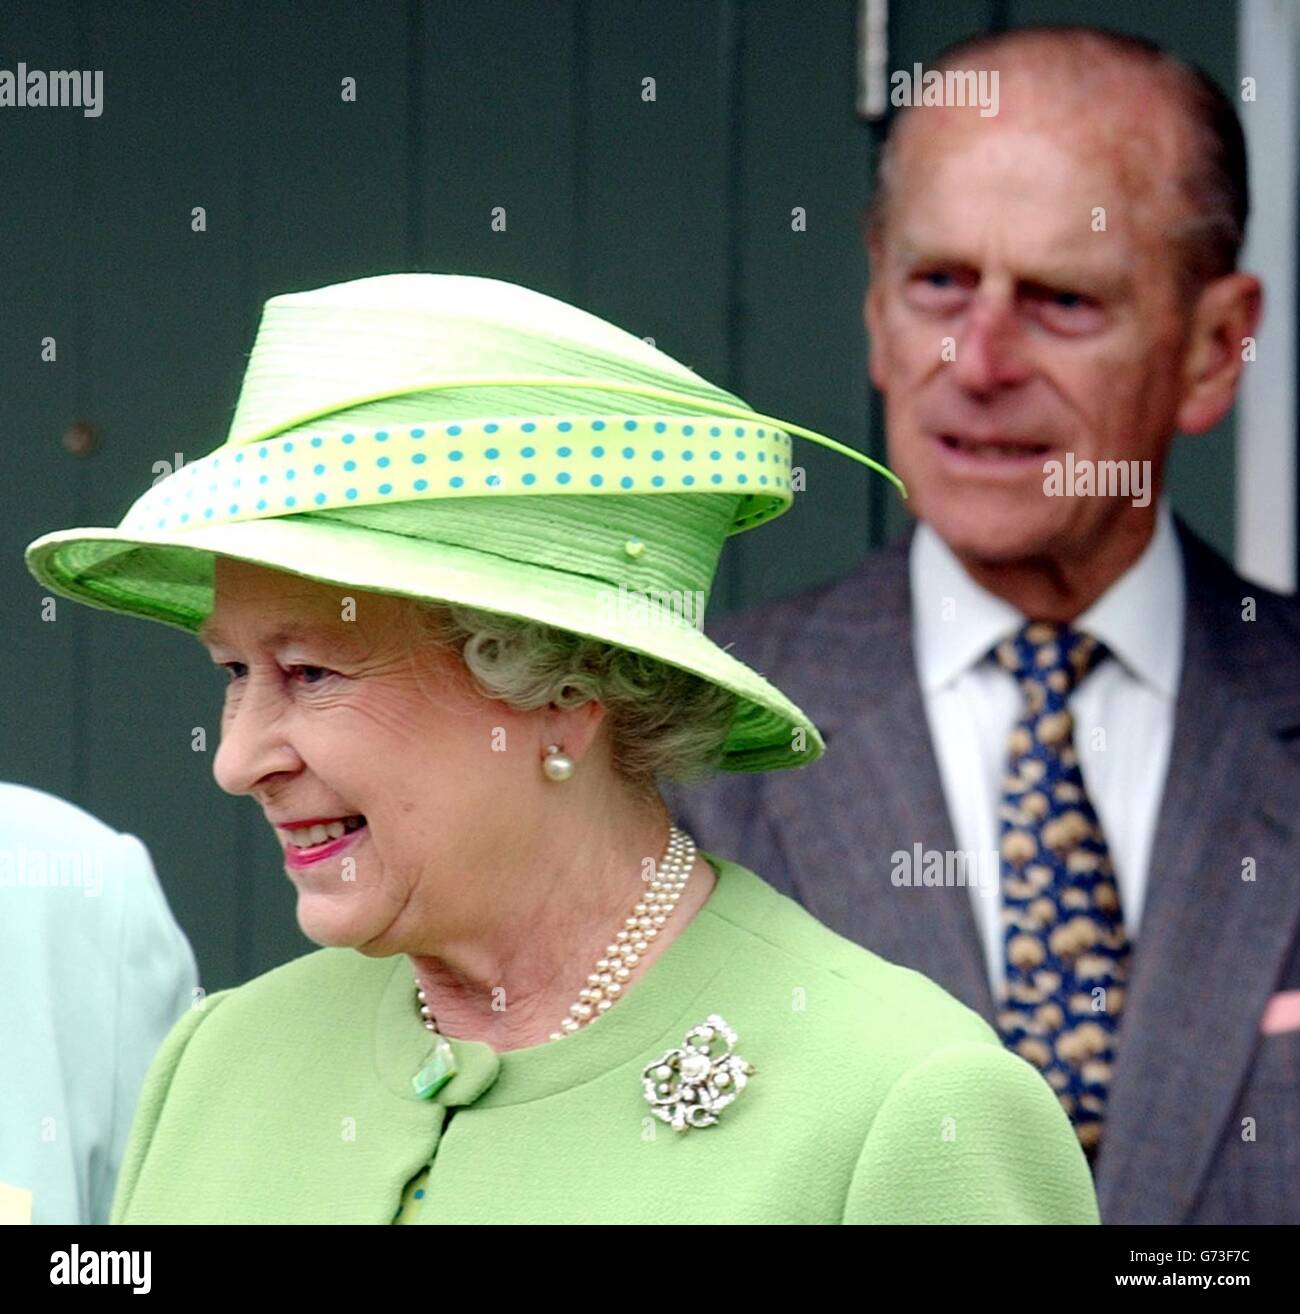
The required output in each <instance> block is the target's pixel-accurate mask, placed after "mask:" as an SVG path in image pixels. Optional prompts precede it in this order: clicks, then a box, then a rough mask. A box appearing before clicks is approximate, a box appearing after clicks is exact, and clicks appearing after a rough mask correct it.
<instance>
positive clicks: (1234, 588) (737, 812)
mask: <svg viewBox="0 0 1300 1314" xmlns="http://www.w3.org/2000/svg"><path fill="white" fill-rule="evenodd" d="M936 67H938V68H944V69H947V68H954V69H961V70H987V71H992V70H996V71H997V73H998V74H999V91H1000V95H999V112H998V114H997V115H996V116H986V115H982V114H981V113H980V112H979V110H978V109H976V108H969V107H957V106H951V107H929V106H923V107H920V108H914V109H910V110H908V111H906V112H905V113H904V114H903V115H901V116H900V118H899V119H898V120H897V121H896V123H895V126H894V131H893V132H892V133H891V137H890V140H889V143H888V145H887V147H886V151H885V154H884V158H883V160H882V166H881V171H880V178H879V184H878V188H877V196H876V200H875V205H874V208H873V214H872V219H871V224H870V226H869V248H870V255H871V265H872V277H871V286H870V289H869V291H868V294H867V299H866V323H867V328H868V331H869V334H870V341H871V357H870V366H871V376H872V379H873V381H874V382H875V383H876V385H877V386H878V387H879V388H880V390H881V392H882V393H883V395H884V398H885V414H886V424H887V430H888V447H889V456H890V461H891V464H892V465H893V467H894V469H896V470H897V471H898V473H899V474H901V475H902V477H903V478H904V480H905V481H906V483H907V486H908V490H909V493H910V503H909V505H910V507H911V510H912V511H913V512H914V514H915V515H916V516H917V518H918V520H919V521H920V522H921V523H920V525H919V527H917V528H916V529H915V530H914V532H912V533H910V534H909V535H908V536H907V538H906V539H905V540H904V541H903V542H901V543H900V544H897V545H895V546H893V547H891V548H889V549H887V550H885V551H884V552H882V553H880V554H878V555H877V556H875V557H873V558H871V559H870V560H869V561H867V562H866V563H865V564H864V565H863V566H862V567H861V568H860V569H859V570H858V571H857V572H856V573H855V574H853V575H852V576H850V577H849V578H847V579H845V580H842V581H839V582H837V583H834V584H832V585H829V586H827V587H824V588H821V589H819V590H817V591H815V592H813V593H811V594H807V595H804V596H801V597H796V598H793V599H790V600H788V601H786V602H784V603H782V604H780V605H779V606H778V607H777V608H776V609H775V610H774V609H773V608H772V607H771V606H768V607H766V608H764V609H763V611H762V612H761V614H759V613H755V614H754V615H752V616H745V615H741V616H740V617H733V618H731V619H730V620H728V621H724V622H723V623H721V624H720V625H718V626H717V627H715V628H714V635H715V637H716V638H718V639H719V640H720V641H722V642H723V643H730V644H734V649H733V651H734V653H735V655H737V656H739V657H741V658H743V659H746V660H749V661H750V662H751V663H752V664H754V665H756V666H757V667H758V668H759V669H760V670H762V671H763V672H764V673H765V674H767V675H768V676H769V677H770V678H771V679H773V680H774V681H775V682H776V683H777V684H779V685H780V686H781V687H782V688H785V689H787V690H789V691H791V693H792V695H793V696H794V697H795V698H796V699H797V700H798V701H799V702H800V703H801V704H802V705H803V706H804V707H806V708H807V709H808V710H809V712H810V713H811V714H812V716H813V719H814V720H815V721H816V722H817V724H818V725H819V726H820V727H821V728H822V729H823V731H824V733H825V735H826V738H827V742H828V750H829V751H828V753H827V755H826V757H825V759H823V761H821V762H819V763H818V764H816V765H815V766H812V767H809V768H808V769H806V770H804V771H800V772H782V773H773V774H771V775H766V776H761V777H744V776H732V777H726V778H720V779H718V780H717V781H715V782H714V783H712V784H710V785H709V786H707V787H705V788H703V789H701V790H698V791H693V792H692V793H690V794H688V795H678V796H677V800H676V802H677V811H678V816H679V819H681V820H682V821H683V822H684V824H686V825H688V826H689V827H690V829H692V831H693V832H694V833H696V834H697V835H698V836H699V837H700V839H701V842H702V843H705V844H710V845H714V846H716V847H718V848H719V849H720V850H722V851H724V852H729V853H733V854H735V856H736V857H737V858H739V859H740V860H741V861H744V862H746V863H747V864H749V865H751V866H753V867H755V868H756V869H757V870H759V871H762V872H764V873H765V874H766V875H767V876H768V877H769V879H774V880H779V881H780V882H781V883H782V887H783V888H784V889H785V891H786V892H787V893H789V894H791V895H792V896H793V897H795V898H797V899H799V900H800V901H801V902H803V903H804V904H805V905H806V906H807V907H808V908H809V909H810V910H811V911H812V912H813V913H814V914H815V915H816V916H818V917H819V918H820V919H821V920H823V921H824V922H826V923H828V924H830V925H831V926H833V927H834V928H835V929H837V930H839V931H840V932H841V933H842V934H844V935H846V936H849V937H850V938H852V939H855V940H857V941H858V942H859V943H861V944H863V945H865V946H866V947H868V948H870V949H872V950H874V951H875V952H877V953H879V954H880V955H881V956H883V957H885V958H888V959H892V960H894V961H897V962H900V963H903V964H905V965H907V966H910V967H913V968H916V969H917V970H919V971H921V972H923V973H925V974H927V975H929V976H931V977H933V978H934V979H936V980H938V981H939V982H940V983H941V984H943V985H944V986H946V988H947V989H949V990H950V991H951V992H952V993H954V994H955V995H957V996H958V997H959V998H961V999H962V1000H963V1001H965V1002H966V1003H967V1004H969V1005H970V1006H971V1007H972V1008H974V1009H976V1010H978V1011H979V1012H980V1013H982V1014H983V1015H984V1016H985V1017H986V1018H987V1019H988V1020H989V1021H990V1022H991V1023H993V1024H994V1025H995V1026H996V1027H997V1028H998V1030H999V1033H1000V1035H1001V1036H1002V1038H1003V1040H1004V1042H1005V1043H1006V1044H1007V1045H1008V1046H1009V1047H1010V1048H1012V1049H1013V1050H1015V1051H1016V1052H1017V1053H1019V1054H1021V1055H1022V1056H1024V1057H1025V1058H1026V1059H1028V1060H1029V1061H1030V1062H1032V1063H1033V1064H1035V1066H1037V1067H1038V1068H1039V1069H1040V1071H1041V1072H1042V1074H1043V1076H1044V1078H1045V1080H1047V1081H1048V1082H1049V1083H1050V1084H1051V1085H1052V1087H1053V1088H1054V1089H1055V1090H1056V1092H1057V1094H1058V1096H1059V1098H1060V1099H1061V1102H1062V1104H1063V1105H1064V1107H1065V1108H1066V1110H1067V1112H1068V1113H1069V1114H1070V1117H1071V1120H1072V1121H1073V1123H1074V1125H1075V1128H1076V1131H1077V1133H1078V1136H1079V1139H1080V1141H1081V1143H1082V1145H1083V1147H1084V1149H1085V1152H1086V1153H1087V1154H1088V1157H1089V1160H1090V1162H1091V1163H1092V1165H1093V1171H1094V1177H1095V1181H1096V1185H1097V1189H1098V1196H1099V1200H1100V1205H1101V1213H1102V1219H1103V1221H1104V1222H1113V1223H1192V1222H1196V1223H1208V1222H1228V1223H1236V1222H1270V1223H1282V1222H1292V1223H1294V1222H1297V1221H1300V1008H1298V1007H1297V1005H1300V952H1298V946H1297V924H1298V922H1300V886H1297V882H1296V858H1297V844H1296V838H1297V837H1296V816H1297V814H1298V813H1300V808H1298V807H1297V803H1300V735H1298V733H1297V732H1298V731H1300V692H1298V691H1300V647H1298V646H1297V639H1298V638H1300V609H1298V608H1297V606H1296V604H1295V602H1294V600H1292V599H1288V598H1284V597H1281V596H1279V595H1275V594H1271V593H1269V592H1267V591H1266V590H1264V589H1261V588H1259V587H1257V586H1255V585H1253V584H1250V583H1248V582H1247V581H1245V580H1243V579H1241V578H1240V577H1238V576H1237V575H1236V574H1235V573H1234V572H1233V571H1232V569H1231V568H1230V567H1229V566H1228V565H1227V564H1226V563H1225V562H1224V561H1222V560H1221V559H1220V558H1219V557H1218V556H1216V555H1215V554H1214V553H1213V552H1212V551H1211V550H1210V549H1209V548H1208V547H1207V546H1206V545H1205V544H1203V543H1201V542H1200V541H1198V540H1197V539H1196V538H1195V537H1194V536H1193V535H1192V534H1190V533H1189V532H1188V530H1187V529H1186V527H1185V526H1184V525H1182V524H1181V523H1178V522H1176V521H1175V520H1174V518H1173V517H1172V516H1171V515H1170V513H1169V511H1168V509H1167V507H1166V505H1165V504H1164V503H1163V501H1162V500H1161V497H1160V492H1161V487H1162V477H1163V473H1164V469H1165V464H1166V460H1167V458H1168V455H1169V450H1170V446H1171V444H1172V442H1173V439H1174V436H1175V434H1176V433H1179V432H1181V433H1183V434H1197V433H1202V432H1204V431H1205V430H1207V429H1209V428H1211V427H1212V426H1213V425H1215V424H1216V423H1217V422H1218V421H1219V420H1221V419H1222V418H1223V417H1224V415H1225V414H1226V413H1227V412H1228V410H1229V408H1230V406H1231V404H1232V400H1233V395H1234V392H1235V388H1236V384H1237V381H1238V379H1239V377H1240V375H1241V371H1242V369H1243V340H1244V339H1246V338H1248V337H1250V336H1251V335H1252V334H1253V333H1254V331H1255V326H1256V322H1257V319H1258V316H1259V308H1260V288H1259V284H1258V282H1257V280H1256V279H1254V278H1252V277H1250V276H1248V275H1246V274H1244V273H1239V272H1237V270H1236V262H1237V255H1238V250H1239V247H1240V245H1241V242H1242V238H1243V229H1244V225H1245V218H1246V210H1247V193H1246V177H1245V172H1246V169H1245V157H1244V148H1243V142H1242V136H1241V129H1240V126H1239V124H1238V122H1237V118H1236V114H1235V111H1234V110H1233V107H1232V106H1231V104H1230V103H1229V102H1228V100H1227V99H1225V98H1224V97H1223V95H1222V94H1221V93H1220V92H1218V90H1217V89H1216V88H1215V87H1214V86H1213V84H1212V83H1210V82H1209V80H1208V79H1207V78H1205V77H1204V76H1203V75H1202V74H1201V73H1199V72H1198V71H1195V70H1192V69H1190V68H1189V67H1187V66H1186V65H1184V64H1182V63H1181V62H1179V61H1177V60H1175V59H1174V58H1172V57H1170V56H1169V55H1167V54H1164V53H1163V52H1160V51H1159V50H1158V49H1156V48H1155V47H1153V46H1150V45H1148V44H1147V43H1145V42H1141V41H1137V40H1134V39H1130V38H1125V37H1117V36H1114V35H1111V34H1108V33H1101V32H1097V31H1095V30H1091V29H1081V28H1053V29H1037V30H1029V29H1021V30H1019V31H1012V32H1008V33H1003V34H1000V35H996V36H992V37H987V38H978V39H975V40H973V41H970V42H965V43H962V44H961V45H959V46H957V47H954V48H952V49H950V50H949V51H948V52H945V54H944V55H943V56H941V57H940V59H939V60H938V61H937V63H936ZM1189 441H1190V440H1189ZM986 858H987V859H988V860H987V861H984V859H986ZM832 872H834V873H837V876H836V878H835V879H833V880H828V879H827V875H828V873H832ZM809 1006H810V1007H811V1006H813V1005H812V1003H811V1002H810V1005H809ZM936 1134H937V1133H936Z"/></svg>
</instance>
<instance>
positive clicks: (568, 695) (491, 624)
mask: <svg viewBox="0 0 1300 1314" xmlns="http://www.w3.org/2000/svg"><path fill="white" fill-rule="evenodd" d="M411 614H412V616H413V618H414V620H415V623H416V627H417V630H418V632H419V634H420V635H421V637H422V638H423V639H425V641H427V642H432V643H433V644H435V645H437V646H439V647H443V648H447V649H450V650H452V651H455V652H457V653H459V654H460V656H461V658H462V659H463V661H464V663H465V666H466V667H467V669H468V670H469V672H470V674H471V675H472V676H473V677H474V680H475V681H476V683H477V685H478V687H479V688H480V690H481V691H482V693H483V694H484V695H485V696H486V697H488V698H495V699H498V700H499V701H501V702H503V703H505V704H507V705H508V706H510V707H512V708H514V709H515V710H516V711H534V710H536V709H537V708H541V707H546V706H549V705H550V704H551V703H554V704H555V705H556V706H559V707H580V706H581V705H582V704H583V703H586V702H590V701H596V702H599V703H600V704H601V705H602V706H603V707H604V709H605V724H606V725H607V726H608V727H609V734H610V744H611V751H612V756H613V760H614V765H615V767H616V769H617V770H618V771H619V773H620V774H621V775H622V777H623V778H624V780H625V781H626V782H627V783H628V785H629V786H631V787H632V789H633V790H634V791H635V792H636V793H638V794H641V795H643V796H647V797H649V796H653V795H655V794H656V793H657V785H656V779H657V778H658V777H668V778H670V779H673V780H677V781H681V782H682V783H685V784H691V783H695V782H698V781H702V780H705V779H707V778H708V777H709V776H711V775H712V774H713V773H714V772H715V771H716V770H717V769H718V764H719V762H720V760H721V757H722V749H723V745H724V744H725V742H726V739H727V735H728V733H729V731H730V729H731V724H732V721H733V720H734V718H735V714H736V708H737V705H738V701H739V700H738V699H737V697H736V695H735V694H733V693H731V692H730V691H728V690H726V689H722V688H719V687H718V686H717V685H715V684H711V683H710V682H709V681H707V680H705V679H703V678H701V677H700V676H698V675H693V674H692V673H691V672H689V671H685V670H682V669H680V668H679V667H676V666H670V665H668V664H667V663H666V662H662V661H659V660H658V659H656V658H653V657H647V656H645V655H644V654H642V653H637V652H632V651H630V650H629V649H626V648H620V647H618V646H616V645H614V644H610V643H606V642H604V641H603V640H601V639H593V638H589V637H587V636H586V635H581V634H574V633H572V632H571V631H569V630H562V629H557V628H555V627H553V626H549V625H543V624H540V623H538V622H535V621H528V620H522V619H520V618H518V617H514V616H503V615H500V614H498V613H496V612H488V611H480V610H478V609H477V608H473V607H463V606H459V605H455V604H451V603H428V602H423V601H414V600H413V603H412V613H411Z"/></svg>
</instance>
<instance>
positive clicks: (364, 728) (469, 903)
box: [201, 557, 545, 956]
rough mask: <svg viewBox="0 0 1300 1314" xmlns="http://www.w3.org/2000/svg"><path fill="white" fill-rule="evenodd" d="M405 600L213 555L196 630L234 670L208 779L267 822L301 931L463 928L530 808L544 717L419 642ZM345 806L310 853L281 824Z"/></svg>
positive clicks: (408, 934) (413, 938) (354, 944)
mask: <svg viewBox="0 0 1300 1314" xmlns="http://www.w3.org/2000/svg"><path fill="white" fill-rule="evenodd" d="M411 606H412V604H411V603H410V602H408V601H407V600H406V599H401V598H394V597H390V596H387V595H382V594H373V593H364V592H360V591H358V590H348V589H345V588H343V587H340V586H336V585H328V584H321V583H318V582H316V581H313V580H305V579H301V578H299V577H297V576H294V575H287V574H284V573H282V572H280V571H275V570H269V569H266V568H264V567H260V566H253V565H249V564H247V563H245V562H241V561H236V560H233V559H230V558H226V557H218V558H217V560H216V600H215V605H214V607H213V611H212V614H211V616H209V618H208V620H207V622H206V623H205V625H204V628H203V632H202V635H201V637H202V639H203V642H204V646H205V647H206V648H208V650H209V652H210V654H211V656H212V660H213V662H214V663H216V664H218V665H221V666H226V667H227V674H228V676H229V677H230V680H229V683H228V685H227V688H226V695H225V697H226V701H225V709H224V712H223V715H222V724H221V747H220V749H219V750H218V752H217V756H216V761H215V762H214V764H213V774H214V775H215V777H216V780H217V783H218V784H219V785H220V786H221V788H222V789H224V790H226V792H227V793H230V794H249V795H251V796H252V797H253V798H254V799H256V800H257V802H258V803H259V805H260V806H261V808H262V810H263V812H264V813H265V814H266V817H267V820H268V822H269V823H270V824H272V825H274V826H275V827H276V836H277V838H278V839H279V841H280V844H281V846H282V848H283V849H284V850H285V859H286V861H285V871H286V873H287V874H288V876H289V879H290V880H292V881H293V883H294V885H295V886H296V888H297V890H298V921H299V924H300V925H301V927H302V929H303V932H304V934H306V935H307V936H308V937H309V938H310V939H312V940H314V941H316V942H317V943H318V944H322V945H338V946H347V947H351V948H355V949H359V950H361V951H363V952H365V953H370V954H373V955H375V956H386V955H388V954H392V953H399V952H407V953H418V952H430V951H431V950H432V949H433V947H434V946H432V945H430V944H429V943H428V941H427V939H426V938H425V937H426V936H427V934H428V928H429V927H430V926H437V928H438V934H439V936H440V937H441V936H446V937H450V938H455V937H457V936H458V935H459V934H461V933H462V932H463V933H466V934H472V931H473V928H474V926H475V925H476V923H477V922H478V919H479V918H480V916H481V912H482V903H483V900H484V899H485V898H488V897H490V893H489V891H488V890H487V889H486V888H485V887H484V885H483V884H482V883H483V882H484V881H485V880H486V879H487V874H488V873H491V872H492V871H493V870H494V869H495V868H496V867H498V866H500V864H501V863H502V862H511V863H512V864H513V863H515V862H517V861H520V860H522V855H515V854H513V853H512V852H511V851H510V846H511V845H518V846H520V847H522V846H523V845H524V844H525V843H526V837H527V836H528V835H529V834H536V833H537V832H536V829H535V826H536V824H537V823H538V822H540V820H541V814H542V808H543V790H544V788H545V778H544V777H543V776H542V773H541V772H540V770H539V769H538V762H539V760H540V755H541V752H542V751H543V747H544V746H542V745H541V743H540V738H539V736H540V734H541V733H542V726H541V722H540V719H539V716H540V714H539V713H536V712H533V713H519V712H514V711H512V710H511V709H509V708H508V707H507V706H506V705H505V704H503V703H500V702H496V701H492V700H489V699H485V698H484V697H482V695H481V694H478V693H477V692H476V691H475V690H474V689H473V687H472V684H471V677H470V676H469V673H468V671H467V670H466V669H465V667H464V664H463V662H462V660H461V658H460V657H459V655H458V654H455V653H447V652H443V651H441V650H439V649H436V648H432V647H431V646H428V645H422V644H419V643H418V642H417V641H416V640H415V638H414V637H413V635H414V631H413V630H412V628H411V627H410V624H409V609H410V607H411ZM358 815H359V816H362V817H364V818H365V825H364V826H363V827H362V828H361V829H360V830H358V831H357V832H356V833H355V834H351V835H349V836H347V837H345V839H344V840H343V841H342V842H335V841H329V842H327V843H325V844H323V845H317V846H316V848H317V849H318V850H319V856H317V855H316V854H315V853H313V852H312V851H311V850H310V849H308V850H307V851H304V852H299V851H298V850H296V849H294V848H292V847H291V841H290V838H289V836H288V835H287V834H286V833H285V831H284V829H283V826H284V825H285V824H286V823H292V822H301V821H304V820H310V819H314V818H339V819H342V818H347V817H355V816H358ZM512 837H513V838H512ZM299 838H300V839H302V838H305V837H302V836H300V837H299ZM476 881H477V882H479V884H477V885H476Z"/></svg>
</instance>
